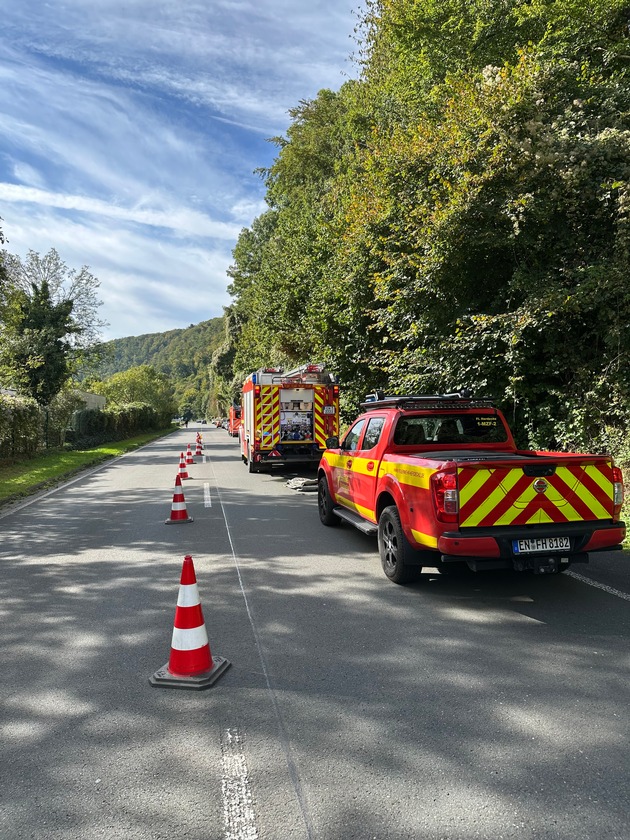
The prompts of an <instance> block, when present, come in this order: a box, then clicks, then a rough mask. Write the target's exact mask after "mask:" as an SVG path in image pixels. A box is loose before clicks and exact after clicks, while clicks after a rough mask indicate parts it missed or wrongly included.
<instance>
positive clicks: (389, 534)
mask: <svg viewBox="0 0 630 840" xmlns="http://www.w3.org/2000/svg"><path fill="white" fill-rule="evenodd" d="M383 553H384V555H385V563H386V564H387V567H388V568H389V569H395V568H396V564H397V563H398V542H397V540H396V535H395V534H394V530H393V528H392V527H391V524H390V523H389V522H388V523H387V525H386V526H385V528H384V529H383Z"/></svg>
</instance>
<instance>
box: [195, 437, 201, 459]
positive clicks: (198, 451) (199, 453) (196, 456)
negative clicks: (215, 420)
mask: <svg viewBox="0 0 630 840" xmlns="http://www.w3.org/2000/svg"><path fill="white" fill-rule="evenodd" d="M200 455H203V450H202V448H201V441H200V440H199V438H197V448H196V449H195V458H198V457H199V456H200Z"/></svg>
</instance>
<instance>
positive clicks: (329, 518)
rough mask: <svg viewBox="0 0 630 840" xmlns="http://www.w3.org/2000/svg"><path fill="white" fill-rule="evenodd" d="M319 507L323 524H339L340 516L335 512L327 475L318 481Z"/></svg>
mask: <svg viewBox="0 0 630 840" xmlns="http://www.w3.org/2000/svg"><path fill="white" fill-rule="evenodd" d="M317 509H318V510H319V518H320V520H321V522H322V524H323V525H339V517H338V516H335V514H334V513H333V502H332V499H331V498H330V490H329V489H328V481H327V480H326V476H325V475H323V476H322V477H321V478H320V479H319V481H318V482H317Z"/></svg>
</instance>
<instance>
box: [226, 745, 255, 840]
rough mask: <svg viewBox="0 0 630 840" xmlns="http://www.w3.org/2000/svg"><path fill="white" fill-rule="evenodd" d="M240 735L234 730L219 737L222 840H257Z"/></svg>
mask: <svg viewBox="0 0 630 840" xmlns="http://www.w3.org/2000/svg"><path fill="white" fill-rule="evenodd" d="M243 747H244V736H243V735H242V734H241V732H240V731H239V730H238V729H226V730H225V731H224V732H223V733H222V734H221V753H222V763H223V777H222V779H221V789H222V792H223V821H224V826H225V835H224V836H225V840H257V838H258V830H257V829H256V816H255V814H254V805H253V802H252V792H251V788H250V785H249V774H248V772H247V763H246V761H245V753H244V749H243Z"/></svg>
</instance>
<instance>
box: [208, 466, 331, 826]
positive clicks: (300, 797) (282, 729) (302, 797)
mask: <svg viewBox="0 0 630 840" xmlns="http://www.w3.org/2000/svg"><path fill="white" fill-rule="evenodd" d="M210 465H211V467H210V468H211V470H212V475H213V477H214V480H215V481H216V490H217V497H218V499H219V507H220V508H221V514H222V516H223V521H224V522H225V530H226V533H227V538H228V542H229V544H230V551H231V553H232V562H233V563H234V568H235V569H236V576H237V577H238V585H239V589H240V590H241V595H242V597H243V602H244V604H245V612H246V613H247V618H248V619H249V625H250V627H251V629H252V634H253V636H254V643H255V645H256V650H257V651H258V658H259V660H260V666H261V668H262V672H263V675H264V678H265V685H266V686H267V692H268V694H269V699H270V700H271V705H272V706H273V711H274V715H275V718H276V725H277V727H278V736H279V739H280V744H281V746H282V750H283V752H284V756H285V761H286V762H287V769H288V771H289V778H290V779H291V784H292V785H293V790H294V791H295V796H296V799H297V801H298V804H299V806H300V811H301V812H302V819H303V820H304V828H305V830H306V836H307V840H313V838H314V836H315V834H314V830H313V826H312V821H311V817H310V815H309V810H308V807H307V804H306V794H305V792H304V789H303V787H302V781H301V779H300V772H299V769H298V766H297V762H296V760H295V758H294V757H293V750H292V749H291V742H290V740H289V734H288V732H287V728H286V726H285V723H284V719H283V717H282V712H281V711H280V703H279V702H278V698H277V696H276V692H275V691H274V689H273V687H272V685H271V678H270V676H269V669H268V668H267V662H266V659H265V654H264V652H263V646H262V641H261V639H260V634H259V632H258V627H257V625H256V622H255V620H254V616H253V613H252V609H251V607H250V604H249V598H248V597H247V592H246V590H245V583H244V582H243V576H242V575H241V567H240V564H239V562H238V557H237V555H236V549H235V547H234V541H233V539H232V532H231V530H230V523H229V521H228V518H227V512H226V510H225V505H224V504H223V498H222V497H221V490H220V489H219V482H218V481H217V477H216V474H215V472H214V466H213V465H212V461H210Z"/></svg>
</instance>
